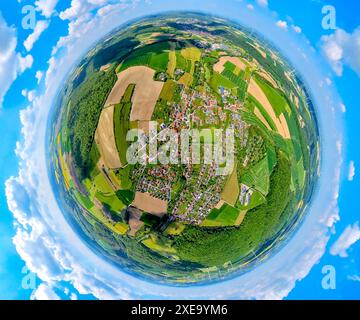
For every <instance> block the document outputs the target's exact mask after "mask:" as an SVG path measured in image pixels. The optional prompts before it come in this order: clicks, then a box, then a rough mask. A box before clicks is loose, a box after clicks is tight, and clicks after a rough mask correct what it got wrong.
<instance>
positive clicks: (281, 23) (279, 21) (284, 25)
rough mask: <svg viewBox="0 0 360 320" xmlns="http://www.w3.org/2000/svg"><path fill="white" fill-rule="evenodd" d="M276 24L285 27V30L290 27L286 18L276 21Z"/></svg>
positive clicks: (281, 27)
mask: <svg viewBox="0 0 360 320" xmlns="http://www.w3.org/2000/svg"><path fill="white" fill-rule="evenodd" d="M276 26H278V27H279V28H280V29H284V30H287V28H288V24H287V22H286V21H284V20H278V21H277V22H276Z"/></svg>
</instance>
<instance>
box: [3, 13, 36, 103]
mask: <svg viewBox="0 0 360 320" xmlns="http://www.w3.org/2000/svg"><path fill="white" fill-rule="evenodd" d="M0 43H1V45H0V108H1V106H2V104H3V102H4V97H5V94H6V93H7V91H8V90H9V88H10V86H11V84H12V83H13V82H14V81H15V79H16V78H17V77H18V76H19V75H20V74H21V73H23V72H24V71H25V70H26V69H28V68H30V67H31V66H32V63H33V57H32V56H31V55H27V56H25V57H23V56H22V55H21V54H20V53H17V52H16V46H17V37H16V31H15V29H14V28H12V27H10V26H8V25H7V23H6V21H5V20H4V18H3V17H2V16H1V14H0Z"/></svg>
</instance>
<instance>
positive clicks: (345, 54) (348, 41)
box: [321, 27, 360, 76]
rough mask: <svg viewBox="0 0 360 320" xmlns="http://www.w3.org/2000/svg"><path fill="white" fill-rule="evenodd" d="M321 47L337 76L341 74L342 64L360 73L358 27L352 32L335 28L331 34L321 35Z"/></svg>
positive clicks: (359, 28) (359, 33)
mask: <svg viewBox="0 0 360 320" xmlns="http://www.w3.org/2000/svg"><path fill="white" fill-rule="evenodd" d="M321 48H322V51H323V53H324V55H325V57H326V58H327V60H328V61H329V63H330V65H331V67H332V69H333V70H334V72H335V73H336V74H337V75H338V76H342V74H343V70H344V65H348V66H349V67H350V68H352V69H353V70H354V71H355V72H356V73H357V74H358V75H360V27H358V28H357V29H355V30H354V32H353V33H347V32H346V31H345V30H343V29H337V30H336V31H335V32H334V33H333V34H331V35H327V36H322V37H321Z"/></svg>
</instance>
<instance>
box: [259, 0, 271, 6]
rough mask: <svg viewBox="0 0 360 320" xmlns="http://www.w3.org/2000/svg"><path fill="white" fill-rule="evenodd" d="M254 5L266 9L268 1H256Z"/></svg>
mask: <svg viewBox="0 0 360 320" xmlns="http://www.w3.org/2000/svg"><path fill="white" fill-rule="evenodd" d="M256 3H257V4H258V5H259V6H260V7H264V8H265V7H267V6H268V5H269V3H268V0H256Z"/></svg>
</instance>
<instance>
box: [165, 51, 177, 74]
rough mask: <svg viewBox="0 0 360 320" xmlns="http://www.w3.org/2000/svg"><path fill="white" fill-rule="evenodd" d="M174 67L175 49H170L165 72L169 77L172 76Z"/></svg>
mask: <svg viewBox="0 0 360 320" xmlns="http://www.w3.org/2000/svg"><path fill="white" fill-rule="evenodd" d="M175 68H176V53H175V51H170V52H169V64H168V68H167V73H168V74H169V75H170V76H171V77H173V76H174V72H175Z"/></svg>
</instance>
